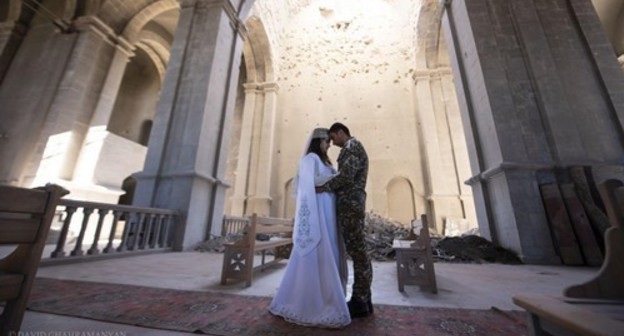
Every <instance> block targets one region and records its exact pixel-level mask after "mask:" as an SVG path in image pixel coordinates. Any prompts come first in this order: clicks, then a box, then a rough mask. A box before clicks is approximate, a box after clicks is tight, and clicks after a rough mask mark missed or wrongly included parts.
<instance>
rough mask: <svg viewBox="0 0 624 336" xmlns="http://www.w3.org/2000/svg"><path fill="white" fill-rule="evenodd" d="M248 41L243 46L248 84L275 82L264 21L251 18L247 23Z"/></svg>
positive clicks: (254, 17)
mask: <svg viewBox="0 0 624 336" xmlns="http://www.w3.org/2000/svg"><path fill="white" fill-rule="evenodd" d="M246 26H247V40H246V41H245V44H244V46H243V55H244V60H245V68H246V70H247V82H248V83H264V82H272V81H273V80H274V70H273V59H272V56H271V47H270V44H269V38H268V37H267V34H266V30H265V28H264V24H263V23H262V21H261V20H260V19H259V18H258V17H256V16H252V17H250V18H249V19H248V20H247V22H246Z"/></svg>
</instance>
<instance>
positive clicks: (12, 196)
mask: <svg viewBox="0 0 624 336" xmlns="http://www.w3.org/2000/svg"><path fill="white" fill-rule="evenodd" d="M67 193H68V191H67V190H65V189H63V188H62V187H60V186H57V185H47V186H45V187H42V188H36V189H24V188H17V187H11V186H0V245H16V246H17V247H16V249H15V250H14V251H13V252H12V253H11V254H9V255H8V256H6V257H5V258H4V259H2V260H0V301H5V306H4V309H3V310H2V315H0V335H1V336H5V335H9V334H17V332H18V331H19V329H20V326H21V324H22V319H23V317H24V311H25V310H26V304H27V302H28V296H29V295H30V290H31V288H32V284H33V280H34V279H35V275H36V273H37V268H38V265H39V261H40V260H41V253H42V252H43V247H44V246H45V241H46V238H47V236H48V232H49V230H50V225H51V223H52V218H53V216H54V212H55V209H56V206H57V204H58V202H59V199H60V198H61V197H62V196H64V195H66V194H67Z"/></svg>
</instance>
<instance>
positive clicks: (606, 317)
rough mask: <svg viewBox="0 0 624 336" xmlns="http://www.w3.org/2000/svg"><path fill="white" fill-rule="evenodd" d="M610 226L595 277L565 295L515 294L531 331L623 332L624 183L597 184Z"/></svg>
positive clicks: (572, 288)
mask: <svg viewBox="0 0 624 336" xmlns="http://www.w3.org/2000/svg"><path fill="white" fill-rule="evenodd" d="M598 190H599V192H600V196H601V198H602V200H603V203H604V205H605V208H606V211H607V216H608V218H609V223H610V225H611V226H610V228H609V229H607V231H606V233H605V250H606V251H605V252H606V253H605V259H604V262H603V264H602V267H601V268H600V270H599V271H598V274H597V275H596V277H594V278H593V279H591V280H589V281H588V282H586V283H584V284H580V285H575V286H571V287H568V288H567V289H565V290H564V297H550V296H545V295H536V294H522V295H515V296H514V297H513V301H514V303H515V304H517V305H518V306H520V307H522V308H524V309H525V310H527V312H528V313H529V324H530V325H529V328H530V331H531V335H612V336H621V335H624V281H623V279H624V183H623V182H622V181H619V180H613V179H612V180H607V181H604V182H603V183H601V184H600V185H599V186H598Z"/></svg>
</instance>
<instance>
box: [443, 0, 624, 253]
mask: <svg viewBox="0 0 624 336" xmlns="http://www.w3.org/2000/svg"><path fill="white" fill-rule="evenodd" d="M446 4H447V5H446V11H445V13H444V15H443V30H444V33H445V37H446V41H450V43H449V49H450V52H451V59H452V65H453V68H454V73H455V74H456V76H455V78H456V86H457V91H458V96H459V98H460V99H459V101H460V106H461V111H462V118H463V120H464V125H468V126H469V128H470V132H467V136H468V148H469V152H470V157H471V161H472V163H471V165H472V168H473V169H472V171H473V172H474V173H475V176H474V177H473V178H471V180H470V181H471V185H472V186H473V193H474V195H475V199H476V200H477V202H478V204H477V211H478V215H479V221H480V225H483V224H482V223H487V224H486V225H487V227H482V232H486V233H489V234H491V235H492V240H494V241H497V242H499V243H500V244H501V245H503V246H505V247H508V248H512V249H514V250H515V251H516V252H518V253H519V254H520V256H521V257H522V258H523V259H524V261H525V262H527V263H558V262H559V257H558V256H557V255H556V253H555V247H554V243H553V239H552V237H551V234H550V230H549V224H548V220H547V216H546V214H545V211H544V206H543V203H542V200H541V194H540V189H539V186H540V184H544V183H562V182H565V181H564V180H565V169H567V168H569V167H571V166H590V167H591V166H600V165H616V166H618V165H619V166H622V165H623V164H624V140H623V139H624V127H623V125H624V94H623V92H624V79H623V77H622V75H621V72H620V71H619V65H618V64H617V62H615V59H614V58H613V56H612V50H609V46H610V44H609V41H608V39H607V37H606V36H605V33H604V30H602V29H601V25H600V21H599V19H598V17H597V16H596V13H595V10H593V8H592V4H591V2H590V1H587V0H511V1H505V2H503V1H487V0H473V1H447V2H446ZM610 53H611V56H609V54H610ZM561 168H563V169H561ZM561 172H564V173H563V174H561ZM562 178H563V179H564V180H562Z"/></svg>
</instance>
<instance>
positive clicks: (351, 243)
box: [338, 210, 373, 302]
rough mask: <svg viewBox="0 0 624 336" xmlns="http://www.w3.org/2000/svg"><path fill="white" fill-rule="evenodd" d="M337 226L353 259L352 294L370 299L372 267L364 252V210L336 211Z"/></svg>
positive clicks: (363, 299) (362, 298) (364, 300)
mask: <svg viewBox="0 0 624 336" xmlns="http://www.w3.org/2000/svg"><path fill="white" fill-rule="evenodd" d="M338 226H339V227H340V230H341V232H342V237H343V238H344V241H345V245H346V248H347V253H348V254H349V256H351V259H352V260H353V294H352V297H356V298H358V299H360V300H362V301H363V302H366V301H368V300H370V299H371V283H372V281H373V267H372V265H371V260H370V257H369V256H368V253H367V252H366V242H365V239H364V237H365V233H364V212H363V211H362V212H361V213H360V212H359V211H358V212H353V211H340V210H339V211H338Z"/></svg>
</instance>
